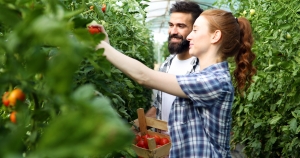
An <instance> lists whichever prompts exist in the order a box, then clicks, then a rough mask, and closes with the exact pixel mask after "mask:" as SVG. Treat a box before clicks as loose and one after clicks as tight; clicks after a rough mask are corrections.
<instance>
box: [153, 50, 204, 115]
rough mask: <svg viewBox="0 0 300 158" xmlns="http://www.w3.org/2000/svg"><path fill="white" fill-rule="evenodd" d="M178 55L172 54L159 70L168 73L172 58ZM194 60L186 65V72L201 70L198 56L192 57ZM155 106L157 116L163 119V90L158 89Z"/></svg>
mask: <svg viewBox="0 0 300 158" xmlns="http://www.w3.org/2000/svg"><path fill="white" fill-rule="evenodd" d="M175 56H176V55H175V54H170V55H169V56H168V57H167V59H166V60H165V61H164V62H163V63H162V64H161V66H160V68H159V71H161V72H165V73H168V72H169V69H170V67H171V64H172V60H173V59H174V57H175ZM192 58H193V60H192V62H191V63H190V65H188V66H187V67H186V70H187V71H186V74H189V73H193V72H197V71H199V70H200V68H199V60H198V58H196V57H192ZM153 106H154V107H155V108H156V118H157V119H159V120H161V119H162V111H161V109H162V92H161V91H157V93H156V97H155V100H154V102H153Z"/></svg>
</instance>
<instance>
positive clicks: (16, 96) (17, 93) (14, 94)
mask: <svg viewBox="0 0 300 158" xmlns="http://www.w3.org/2000/svg"><path fill="white" fill-rule="evenodd" d="M8 100H9V105H16V103H17V100H20V101H24V100H25V94H24V93H23V91H22V90H21V89H19V88H16V89H14V90H13V91H11V92H10V94H9V96H8Z"/></svg>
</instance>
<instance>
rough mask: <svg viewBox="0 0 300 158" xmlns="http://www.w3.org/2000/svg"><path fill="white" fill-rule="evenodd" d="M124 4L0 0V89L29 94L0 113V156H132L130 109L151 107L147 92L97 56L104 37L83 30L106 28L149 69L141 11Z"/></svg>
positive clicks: (133, 4) (149, 47)
mask: <svg viewBox="0 0 300 158" xmlns="http://www.w3.org/2000/svg"><path fill="white" fill-rule="evenodd" d="M122 2H123V3H122V4H123V5H122V6H119V7H118V6H114V4H117V5H121V3H120V2H117V1H113V0H112V1H105V0H103V1H89V2H87V1H84V0H82V1H79V0H60V1H59V0H51V1H48V0H33V1H32V0H23V1H17V0H13V1H5V0H0V83H1V84H0V92H1V94H4V92H6V91H11V90H12V89H13V88H15V87H18V88H21V89H22V90H23V91H24V93H25V94H26V101H25V102H17V105H16V106H13V107H6V106H1V108H0V157H4V158H6V157H87V156H88V157H114V156H116V155H119V156H121V155H122V156H126V157H134V156H135V153H134V152H133V151H132V150H131V149H130V145H131V142H132V140H133V137H134V135H133V133H132V132H131V131H130V130H129V123H128V122H129V121H131V119H133V118H132V117H130V116H133V117H134V115H133V114H136V112H135V110H134V109H137V108H138V107H143V108H145V107H147V106H149V105H148V104H149V103H150V100H151V90H149V89H145V88H143V87H141V86H138V85H137V84H136V83H134V82H132V81H131V80H130V79H129V78H127V77H125V76H124V75H123V74H122V73H121V72H120V71H119V70H117V69H116V68H114V67H113V66H112V65H110V64H109V62H108V61H106V60H105V57H104V56H102V54H103V50H101V49H100V50H98V51H95V49H94V48H95V46H96V45H97V44H98V43H99V41H100V40H103V39H104V37H105V36H104V34H96V35H91V34H90V33H89V32H88V31H87V29H86V25H87V24H88V23H90V22H91V21H92V20H94V21H96V22H98V23H100V24H103V25H104V26H105V28H106V30H107V32H108V34H109V38H110V43H111V44H112V45H113V46H115V47H116V48H117V49H119V50H121V51H122V52H124V53H125V54H127V55H129V56H132V57H134V58H136V59H137V60H140V61H141V62H143V63H145V64H146V65H147V66H149V67H153V61H154V59H153V54H152V51H153V50H152V43H151V40H152V37H151V35H150V31H149V30H148V29H146V27H145V26H144V20H145V13H144V11H143V10H144V9H145V7H146V6H145V5H144V4H142V3H141V1H139V0H138V1H135V0H127V1H122ZM102 4H106V5H107V8H106V11H105V12H102V11H101V7H102ZM91 5H93V6H94V9H93V10H91V9H90V6H91ZM120 9H123V10H120ZM124 17H126V18H124ZM12 111H17V115H16V117H17V123H15V124H14V123H12V122H10V121H9V114H10V113H11V112H12ZM74 151H76V152H74Z"/></svg>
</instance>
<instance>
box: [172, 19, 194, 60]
mask: <svg viewBox="0 0 300 158" xmlns="http://www.w3.org/2000/svg"><path fill="white" fill-rule="evenodd" d="M192 29H193V23H192V15H191V14H188V13H172V14H171V16H170V21H169V31H168V32H169V38H168V44H169V45H168V48H169V52H170V53H171V54H174V53H176V54H180V53H183V52H186V51H188V49H189V41H187V40H186V37H187V36H188V35H189V33H190V32H191V31H192Z"/></svg>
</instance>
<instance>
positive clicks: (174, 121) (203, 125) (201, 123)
mask: <svg viewBox="0 0 300 158" xmlns="http://www.w3.org/2000/svg"><path fill="white" fill-rule="evenodd" d="M176 77H177V81H178V83H179V85H180V87H181V88H182V90H183V91H184V93H185V94H186V95H187V96H188V98H179V97H177V98H176V99H175V101H174V103H173V106H172V108H171V112H170V115H169V122H168V128H169V131H170V136H171V140H172V147H171V150H170V158H191V157H193V158H230V157H231V155H230V145H229V143H230V129H231V121H232V120H231V107H232V104H233V99H234V88H233V86H232V82H231V77H230V72H229V68H228V63H227V62H226V61H225V62H221V63H217V64H214V65H212V66H210V67H208V68H206V69H204V70H202V71H200V72H198V73H192V74H189V75H178V76H176Z"/></svg>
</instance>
